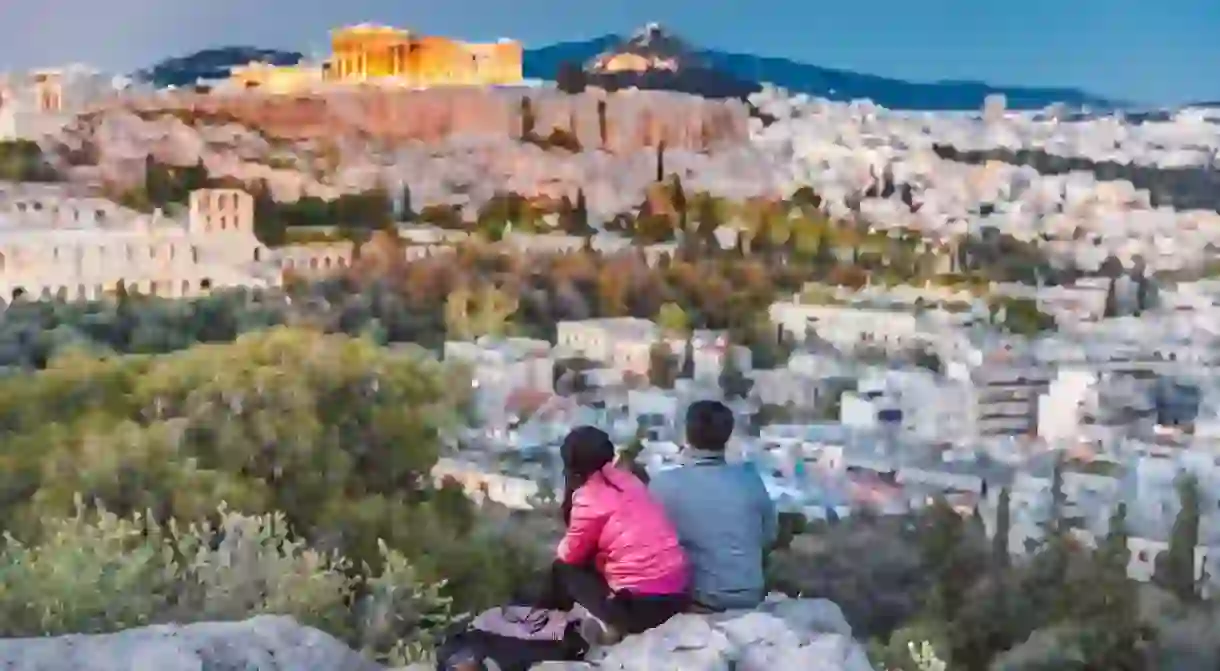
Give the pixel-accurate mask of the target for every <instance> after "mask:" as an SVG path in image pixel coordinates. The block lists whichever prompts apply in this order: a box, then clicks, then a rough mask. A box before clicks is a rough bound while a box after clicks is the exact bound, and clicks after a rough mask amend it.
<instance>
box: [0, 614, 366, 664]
mask: <svg viewBox="0 0 1220 671" xmlns="http://www.w3.org/2000/svg"><path fill="white" fill-rule="evenodd" d="M0 669H5V670H6V671H201V670H202V669H210V670H213V671H230V670H231V671H238V670H241V671H247V670H249V671H255V670H257V671H338V670H340V669H342V670H343V671H381V666H380V665H378V664H374V663H373V662H370V661H368V660H367V659H365V658H364V657H362V656H361V655H360V654H359V653H357V652H355V651H353V650H351V649H349V648H348V647H347V646H345V645H343V644H342V643H340V642H339V641H338V640H336V639H335V638H333V637H331V636H329V635H327V634H324V633H322V632H320V631H318V630H316V629H312V628H309V627H302V626H300V625H298V624H297V623H296V622H295V621H293V620H292V618H288V617H276V616H262V617H256V618H253V619H250V620H246V621H244V622H201V623H198V624H190V625H183V626H172V625H166V626H153V627H141V628H139V629H129V630H127V631H122V632H119V633H117V634H104V635H98V636H57V637H54V638H16V639H0Z"/></svg>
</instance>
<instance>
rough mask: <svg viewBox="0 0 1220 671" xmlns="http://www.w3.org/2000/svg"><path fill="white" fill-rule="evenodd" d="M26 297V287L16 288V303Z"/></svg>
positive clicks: (14, 298) (14, 297)
mask: <svg viewBox="0 0 1220 671" xmlns="http://www.w3.org/2000/svg"><path fill="white" fill-rule="evenodd" d="M24 297H25V288H24V287H16V288H14V289H13V300H14V301H19V300H21V299H22V298H24Z"/></svg>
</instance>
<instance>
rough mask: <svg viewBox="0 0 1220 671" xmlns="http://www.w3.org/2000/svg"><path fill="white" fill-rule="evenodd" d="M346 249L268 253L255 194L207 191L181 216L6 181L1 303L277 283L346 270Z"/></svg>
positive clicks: (169, 294) (0, 227) (186, 294)
mask: <svg viewBox="0 0 1220 671" xmlns="http://www.w3.org/2000/svg"><path fill="white" fill-rule="evenodd" d="M350 261H351V250H350V245H349V246H348V247H346V248H345V247H340V246H333V245H331V246H325V247H307V246H302V247H286V248H280V249H275V250H272V249H268V248H266V247H264V246H263V245H262V244H261V243H259V241H258V239H257V238H256V237H255V235H254V204H253V199H252V197H251V196H250V194H248V193H246V192H244V191H240V190H234V189H203V190H200V191H195V192H194V193H192V194H191V198H190V207H189V210H188V212H187V213H186V216H185V217H184V218H183V219H177V218H174V217H167V216H164V215H162V214H160V213H159V212H158V213H154V214H152V215H145V214H140V213H137V212H134V211H132V210H128V209H126V208H122V207H119V206H118V205H115V204H114V203H113V202H111V201H108V200H104V199H100V198H73V197H68V196H66V195H64V194H63V193H60V192H57V191H55V189H54V188H53V187H49V188H32V187H29V186H27V185H8V186H0V299H2V300H3V301H4V302H5V303H8V302H10V301H12V300H15V299H23V300H94V299H98V298H102V297H104V296H107V295H113V293H114V292H115V291H117V290H118V287H119V286H120V285H122V287H123V288H124V289H125V290H126V291H129V292H134V293H139V294H144V295H151V296H160V297H164V298H190V297H195V296H199V295H203V294H206V293H208V292H209V291H211V290H212V289H217V288H223V287H272V286H278V285H279V284H280V282H281V278H282V274H283V271H284V270H286V269H290V268H291V269H293V270H294V271H297V272H302V273H305V274H313V273H319V274H320V273H324V272H327V271H332V270H337V269H340V268H343V267H345V266H347V265H348V264H349V263H350Z"/></svg>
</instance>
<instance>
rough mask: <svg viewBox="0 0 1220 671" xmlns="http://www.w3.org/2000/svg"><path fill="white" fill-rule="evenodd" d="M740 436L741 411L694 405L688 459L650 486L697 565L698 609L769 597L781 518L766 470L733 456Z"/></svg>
mask: <svg viewBox="0 0 1220 671" xmlns="http://www.w3.org/2000/svg"><path fill="white" fill-rule="evenodd" d="M732 434H733V411H732V410H730V409H729V408H728V407H727V406H726V405H724V404H723V403H720V402H718V401H698V402H696V403H693V404H691V406H690V408H689V409H688V410H687V413H686V441H687V446H686V448H685V450H684V456H685V457H686V461H687V464H686V465H685V466H683V467H681V468H675V469H671V470H667V471H662V472H661V473H658V474H657V475H656V476H655V477H653V479H652V482H651V483H650V484H649V489H650V490H651V491H652V493H653V495H654V496H656V497H657V500H658V501H660V502H661V505H662V506H664V508H665V512H666V513H667V515H668V516H669V520H670V522H672V523H673V525H674V527H675V528H676V529H677V530H678V538H679V540H680V541H681V543H682V547H683V549H685V550H686V556H687V558H688V560H689V561H690V563H691V574H692V575H691V582H692V601H693V603H692V606H693V610H696V611H705V612H717V611H723V610H731V609H738V608H754V607H757V606H758V605H759V604H760V603H762V600H763V598H764V597H765V596H766V587H765V584H764V577H763V559H764V555H765V554H766V553H767V552H768V551H769V550H770V548H771V547H772V546H773V544H774V543H775V540H776V536H777V533H778V526H779V520H778V516H777V513H776V509H775V504H774V503H773V502H772V501H771V497H770V495H769V494H768V493H767V489H766V486H765V485H764V484H763V482H762V478H761V477H759V475H758V472H757V471H756V470H755V469H754V468H753V467H751V466H749V465H748V464H729V463H727V462H726V461H725V448H726V446H727V445H728V442H729V438H730V437H731V436H732Z"/></svg>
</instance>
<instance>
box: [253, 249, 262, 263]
mask: <svg viewBox="0 0 1220 671" xmlns="http://www.w3.org/2000/svg"><path fill="white" fill-rule="evenodd" d="M262 260H263V250H262V249H260V248H258V247H255V248H254V261H255V262H256V263H257V262H259V261H262Z"/></svg>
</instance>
